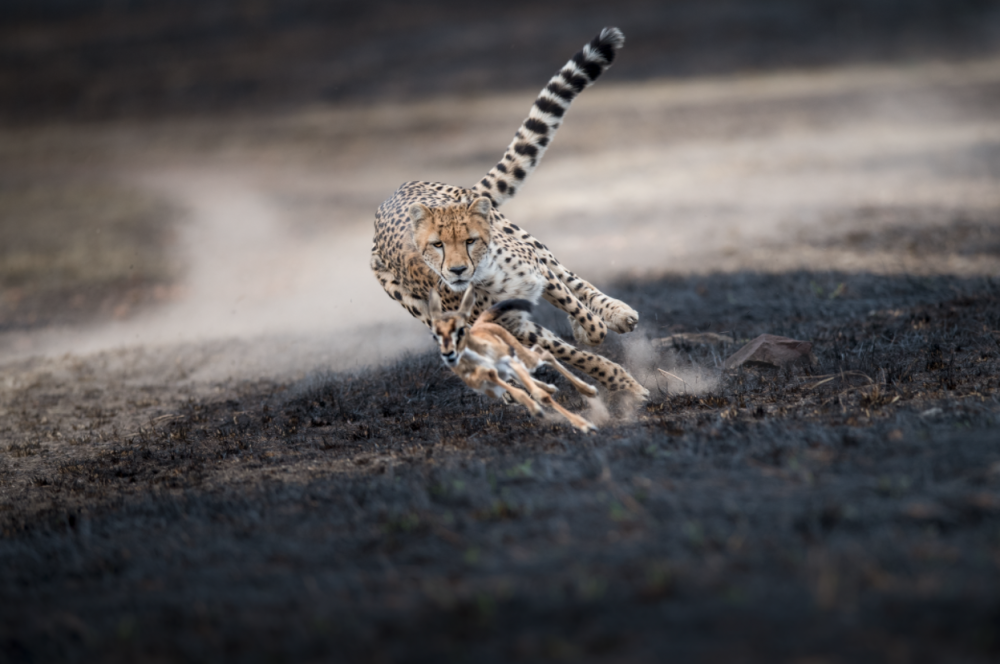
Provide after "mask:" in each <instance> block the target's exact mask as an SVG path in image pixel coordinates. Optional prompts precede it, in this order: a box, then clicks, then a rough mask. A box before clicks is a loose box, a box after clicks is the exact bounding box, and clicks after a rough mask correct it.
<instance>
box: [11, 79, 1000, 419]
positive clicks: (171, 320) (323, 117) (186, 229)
mask: <svg viewBox="0 0 1000 664" xmlns="http://www.w3.org/2000/svg"><path fill="white" fill-rule="evenodd" d="M996 64H997V62H996V61H995V60H989V61H982V62H979V63H975V62H972V63H966V64H964V65H962V66H943V65H935V64H933V63H930V64H925V65H919V64H918V65H906V66H898V67H895V68H893V67H882V68H874V69H872V68H869V69H864V68H858V69H849V68H848V69H842V70H832V71H827V72H814V73H808V74H800V73H794V72H793V73H785V74H772V75H756V76H742V77H735V78H729V79H727V78H720V79H705V80H700V81H690V82H680V83H678V82H670V81H651V82H648V83H644V84H627V85H615V84H614V83H612V82H608V83H607V84H605V83H603V82H602V85H601V86H597V87H596V88H595V89H594V90H592V91H588V92H587V94H585V95H582V96H581V98H580V99H579V100H578V101H577V102H576V103H575V104H574V107H573V109H572V111H571V112H570V114H569V116H568V118H567V119H568V120H569V121H568V122H567V123H566V125H565V126H564V127H563V128H562V129H561V130H560V133H559V136H558V137H557V139H556V141H555V145H554V146H553V149H552V150H551V151H550V152H549V153H548V154H547V156H546V161H545V163H544V164H543V165H542V166H541V168H540V169H539V171H538V172H537V173H536V174H535V175H534V176H533V177H532V180H531V181H530V182H529V183H527V185H526V187H525V188H524V191H522V192H521V193H519V196H518V198H516V199H514V200H513V201H511V202H510V203H509V204H508V205H507V206H505V208H504V213H505V214H506V215H507V216H508V218H510V219H512V220H513V221H515V222H516V223H517V224H519V225H521V226H522V227H524V228H527V229H529V230H530V231H531V232H532V233H533V234H534V235H535V236H536V237H538V238H539V239H540V240H541V241H543V242H545V243H546V244H547V245H548V246H549V247H550V248H551V249H552V250H553V252H554V253H555V254H556V255H557V256H558V257H559V258H560V259H561V260H562V261H563V262H564V263H565V264H566V265H568V266H569V267H570V268H571V269H573V270H574V271H575V272H577V273H579V274H581V275H583V276H585V277H586V278H588V279H589V280H591V281H593V282H595V283H596V285H598V286H599V287H604V288H608V287H609V285H610V284H611V283H612V280H615V279H621V278H636V277H639V278H641V277H644V276H651V275H662V274H664V273H668V272H676V273H692V272H701V273H704V272H709V271H737V270H763V271H768V272H774V271H782V270H794V269H808V270H824V269H830V270H834V269H837V270H858V269H867V270H872V269H874V270H876V271H884V272H897V273H904V272H905V273H920V272H921V271H926V270H927V269H928V268H926V266H925V265H924V264H923V263H922V262H921V261H920V260H919V257H907V256H906V255H903V254H901V253H900V252H886V257H885V259H884V260H883V259H880V258H879V255H878V254H877V252H876V253H872V252H868V254H865V255H861V254H859V253H858V252H856V251H852V250H850V248H847V249H843V248H841V249H838V250H831V249H830V248H829V247H823V246H818V245H817V241H818V240H821V239H822V238H823V237H828V236H832V235H843V234H844V233H845V232H846V231H850V230H851V229H849V228H845V227H844V226H845V225H846V224H848V223H853V222H847V221H845V222H841V221H839V220H842V219H843V220H851V219H857V218H858V215H857V214H856V212H857V210H859V209H862V210H863V209H874V210H897V211H898V214H895V213H894V215H895V216H892V215H889V216H891V217H892V218H894V219H901V220H903V222H904V223H916V222H917V221H919V223H927V224H947V223H951V221H952V220H953V219H954V218H955V215H956V214H959V213H961V214H969V213H974V212H975V211H976V210H983V211H986V213H987V214H992V212H990V211H993V210H996V209H998V208H1000V188H998V187H997V186H996V185H997V174H996V171H995V168H996V167H995V163H994V161H995V159H996V154H997V152H996V151H997V146H998V145H1000V120H998V119H997V117H996V116H990V115H989V114H984V113H982V112H980V111H976V110H969V109H970V108H973V109H978V108H981V107H982V105H983V103H985V102H982V100H977V98H974V95H973V94H972V93H970V92H968V91H969V90H972V91H975V90H979V89H988V88H989V87H990V86H992V85H995V83H997V82H1000V67H997V66H996ZM534 94H535V91H534V90H526V91H523V92H521V93H517V94H502V95H495V96H492V97H490V98H488V99H485V100H476V101H475V102H470V103H469V104H467V105H465V106H461V107H459V108H458V110H456V105H455V103H454V101H455V100H450V101H449V102H448V103H444V102H440V103H437V105H435V102H421V103H419V104H416V105H415V109H408V108H398V107H394V106H392V105H382V106H378V107H377V108H374V109H371V110H370V111H366V112H360V111H359V110H358V109H337V108H329V109H311V110H310V111H309V112H308V113H303V114H300V115H295V114H289V115H287V116H283V117H278V118H270V119H268V121H267V122H266V123H264V124H262V125H261V127H263V128H261V127H256V128H255V125H254V124H253V123H252V122H251V123H244V124H243V125H240V126H234V127H223V126H221V125H220V126H219V127H218V128H217V129H218V132H219V133H220V134H222V135H226V132H229V135H228V138H226V140H221V139H220V142H222V143H226V144H227V145H230V146H232V145H237V146H242V147H239V148H238V149H231V150H230V152H229V153H227V155H226V156H225V157H224V158H221V157H218V155H215V156H214V157H215V158H216V160H215V162H214V163H215V164H216V165H218V164H222V166H220V167H211V168H210V167H207V166H193V165H192V164H197V163H199V161H200V160H199V159H198V158H197V157H198V155H197V149H196V148H190V149H189V152H190V153H191V154H189V155H187V157H185V155H184V154H183V152H184V149H185V148H184V147H183V144H184V140H178V141H173V140H172V139H171V137H170V135H169V131H168V130H167V129H164V128H163V127H158V128H157V129H156V131H158V132H159V134H158V135H159V136H160V141H161V143H171V142H177V143H178V144H180V145H181V147H179V148H178V147H172V148H171V149H172V150H173V152H172V153H171V154H172V162H171V163H172V164H173V165H172V166H171V167H163V166H156V165H154V164H155V163H156V161H157V159H156V158H155V156H154V157H148V158H145V157H142V156H140V155H139V151H138V150H136V151H135V154H129V155H126V156H127V159H122V158H120V157H121V155H120V154H119V155H118V157H119V159H118V162H122V161H126V162H130V163H131V164H133V165H134V167H132V168H130V169H129V171H128V172H127V173H124V174H122V175H121V178H122V179H123V180H125V181H127V182H128V183H130V184H131V186H134V187H138V188H140V189H142V190H143V191H146V192H149V193H150V194H151V195H156V196H160V197H163V198H165V199H167V200H169V201H170V202H171V203H172V204H173V205H175V206H176V207H178V208H179V209H181V210H182V211H183V213H184V220H183V222H182V223H181V225H180V233H179V237H178V238H177V241H176V243H175V246H174V247H172V248H171V250H172V251H173V252H174V253H175V254H176V257H177V262H178V263H179V264H180V265H182V266H183V268H184V276H183V278H182V280H181V282H180V283H179V284H178V288H177V289H176V296H175V297H174V298H173V299H172V300H171V301H169V302H167V303H165V304H163V305H161V306H158V307H157V308H154V309H152V310H147V311H145V312H141V313H138V314H135V315H133V317H131V318H129V319H127V320H119V321H109V322H101V323H95V324H92V325H89V326H82V327H75V328H54V327H49V328H42V329H33V330H30V331H27V332H25V331H13V332H6V333H4V338H3V339H2V341H3V343H2V344H0V347H2V348H4V349H5V350H4V351H3V356H2V357H0V361H2V362H6V361H10V360H12V359H18V358H26V357H31V356H48V357H56V356H61V355H65V354H73V355H76V356H81V355H87V354H93V353H98V352H103V351H116V350H121V349H126V348H135V347H142V348H145V349H147V350H148V351H149V352H159V353H161V354H162V355H163V356H164V357H173V356H174V355H176V359H175V361H176V362H179V363H180V364H183V365H184V366H185V370H184V372H183V374H184V375H185V376H188V378H189V379H190V380H196V379H206V380H208V379H212V380H214V379H219V378H223V377H250V376H289V375H300V374H303V373H305V372H309V371H314V370H316V371H321V370H341V369H353V368H360V367H363V366H366V365H370V364H377V363H380V362H383V361H386V360H389V359H392V358H395V357H397V356H398V355H399V354H400V353H402V352H405V351H411V350H424V349H427V348H429V347H430V342H429V340H428V339H427V337H426V333H425V331H424V330H423V328H422V326H421V325H420V324H419V323H418V322H417V321H415V320H413V319H412V318H411V317H410V316H409V315H408V314H406V313H405V312H404V311H403V310H402V309H401V308H400V307H399V306H398V305H397V304H396V303H394V302H393V301H392V300H390V299H389V298H388V297H386V296H385V294H384V292H383V291H382V290H381V288H380V287H379V285H378V284H377V282H376V281H375V280H374V279H373V278H372V276H371V274H370V271H369V269H368V256H369V251H370V242H371V220H372V216H373V214H374V210H375V208H376V207H377V206H378V204H379V203H380V202H381V201H382V200H383V199H384V198H385V197H387V196H388V195H390V194H391V192H392V190H393V189H394V188H395V187H396V186H398V184H399V183H400V182H402V181H405V180H409V179H426V180H438V181H447V182H452V183H455V184H462V183H465V184H470V183H472V182H475V181H477V180H478V178H479V177H480V176H481V174H482V173H483V172H485V170H486V169H487V168H488V167H489V166H490V165H491V163H492V159H493V158H495V157H492V156H490V155H494V153H495V156H499V155H500V154H501V153H502V150H503V147H504V146H505V145H506V144H507V142H508V141H509V138H510V133H511V132H512V131H513V129H514V128H515V127H516V126H517V124H518V122H520V120H521V118H522V116H523V113H524V112H525V111H526V110H527V108H528V106H529V104H530V100H531V99H532V98H533V95H534ZM977 94H978V93H977ZM963 95H966V96H967V97H969V99H971V101H968V100H967V101H963V99H964V97H963ZM967 106H968V107H967ZM459 111H461V112H460V113H459ZM456 113H459V115H460V116H461V117H460V118H459V115H456ZM411 116H412V117H411ZM438 116H440V121H439V122H428V121H426V120H427V118H428V117H438ZM414 118H416V119H414ZM342 126H343V127H348V126H349V127H350V130H351V133H350V135H348V134H347V133H345V132H340V133H338V131H339V130H338V129H337V128H338V127H342ZM168 129H169V128H168ZM81 131H83V130H81ZM88 131H90V134H88V138H87V140H88V141H91V142H92V143H93V142H96V143H98V144H100V143H102V141H103V142H105V143H107V144H108V145H116V143H115V142H116V141H117V140H118V136H119V135H118V134H116V133H115V131H114V130H112V129H109V130H107V132H106V136H104V137H103V138H102V135H101V134H100V131H99V130H90V129H88ZM201 131H202V133H203V134H204V133H205V132H206V130H205V128H204V127H202V129H201ZM311 131H320V132H321V133H322V132H327V134H328V135H329V136H332V138H330V139H329V140H330V141H332V142H333V144H332V146H331V147H330V149H329V153H330V154H329V155H327V156H325V157H322V158H321V157H317V156H316V155H317V154H318V153H317V152H316V150H315V149H314V146H313V145H312V144H311V142H310V141H309V140H303V139H302V138H301V137H302V136H309V135H310V134H309V132H311ZM345 131H346V130H345ZM178 132H179V134H178V135H179V136H180V139H183V138H184V136H183V130H178ZM139 133H141V132H139ZM403 135H405V138H406V140H405V141H401V140H400V137H401V136H403ZM164 136H167V138H168V139H171V140H165V139H164ZM224 137H225V136H224ZM64 140H65V139H64ZM81 140H82V139H81ZM188 140H190V137H188ZM227 141H228V142H227ZM283 141H284V142H283ZM338 141H339V143H338ZM109 149H110V148H109ZM178 154H180V156H178ZM324 154H325V153H324ZM276 155H277V156H276ZM393 155H395V156H393ZM397 157H398V158H397ZM144 159H145V160H146V161H144ZM166 161H170V160H166ZM147 162H148V163H147ZM112 167H117V166H114V165H113V164H112V165H109V168H112ZM309 170H312V171H320V172H325V173H329V174H331V175H330V177H329V178H328V179H327V180H326V181H325V187H326V189H325V192H326V194H325V195H326V196H327V197H328V199H329V200H330V201H333V202H332V203H330V204H328V205H325V207H322V215H323V217H324V221H323V223H318V224H313V225H312V226H311V228H312V229H313V230H312V231H311V232H309V233H303V232H301V226H302V224H301V219H299V217H301V216H302V211H301V210H298V209H296V208H295V207H294V206H290V205H288V204H287V201H286V200H285V198H283V197H282V195H281V192H280V191H279V189H280V187H276V186H274V184H273V182H274V181H275V180H281V181H283V182H287V181H289V180H294V178H295V175H296V174H297V173H298V172H303V173H305V172H307V171H309ZM955 173H959V174H962V177H954V174H955ZM362 190H363V194H364V195H363V196H361V198H360V199H359V197H358V196H357V195H356V194H357V192H358V191H362ZM352 196H353V197H354V198H351V197H352ZM286 198H287V197H286ZM361 199H363V200H361ZM340 200H351V201H353V202H351V204H350V205H346V206H345V205H341V204H340V203H338V202H337V201H340ZM917 208H920V209H922V210H931V211H934V214H932V215H930V217H928V215H927V214H924V213H921V214H923V217H921V218H920V219H919V220H917V219H915V216H914V214H912V213H911V211H912V210H914V209H917ZM956 211H958V212H956ZM871 218H873V219H875V220H876V222H875V223H878V219H880V217H878V216H877V215H876V216H875V217H871ZM863 230H865V231H868V230H871V228H867V227H866V228H865V229H863ZM992 260H993V259H992V257H989V256H986V257H984V256H979V255H974V254H969V255H956V256H951V257H949V258H948V262H947V264H946V265H945V268H946V269H947V270H948V271H949V272H950V273H952V274H963V273H970V274H972V273H983V272H984V271H988V270H989V267H990V266H989V265H987V264H986V263H985V262H984V261H992ZM692 306H696V303H692ZM640 308H641V307H640ZM657 327H659V328H663V329H665V328H666V327H667V324H666V323H664V322H662V321H661V322H659V323H655V324H653V325H652V326H650V322H649V321H644V324H643V328H641V329H640V334H648V335H650V336H656V335H657V334H659V335H660V336H662V335H663V330H662V329H654V328H657ZM631 336H632V338H631V339H629V338H628V337H626V338H625V344H626V345H625V348H626V351H627V360H626V364H627V365H628V367H629V368H630V369H631V370H632V371H634V372H635V374H636V377H637V378H638V379H639V380H640V381H641V382H642V383H643V384H644V385H645V386H646V387H648V388H650V389H667V390H668V391H671V392H683V391H688V392H691V393H700V392H703V391H706V390H709V389H711V388H712V386H713V385H714V384H715V382H714V381H715V371H716V370H715V369H714V368H707V367H696V366H691V365H686V364H685V363H684V361H683V359H684V358H682V357H676V356H672V355H670V354H667V355H664V354H663V353H657V352H655V349H653V347H652V346H651V344H650V342H649V339H644V338H641V337H636V336H635V335H631ZM198 344H202V345H203V348H204V344H211V348H212V349H213V350H212V351H211V352H197V353H195V352H192V351H191V350H190V349H191V348H193V347H196V346H197V345H198ZM156 349H158V350H156ZM185 349H186V350H185ZM592 410H593V408H592ZM592 416H594V417H597V414H596V413H594V414H592Z"/></svg>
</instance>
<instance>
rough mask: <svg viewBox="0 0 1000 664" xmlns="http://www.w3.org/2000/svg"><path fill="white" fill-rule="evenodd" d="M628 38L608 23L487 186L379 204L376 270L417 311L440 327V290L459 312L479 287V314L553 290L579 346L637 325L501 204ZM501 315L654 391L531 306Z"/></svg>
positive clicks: (625, 385)
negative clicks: (433, 306) (434, 301)
mask: <svg viewBox="0 0 1000 664" xmlns="http://www.w3.org/2000/svg"><path fill="white" fill-rule="evenodd" d="M624 39H625V38H624V36H623V35H622V33H621V32H620V31H619V30H618V29H617V28H605V29H604V30H602V31H601V33H600V34H599V35H598V36H597V37H596V38H594V40H593V41H591V42H590V43H589V44H587V45H586V46H584V47H583V49H582V50H581V51H580V52H579V53H577V54H576V55H575V56H573V59H572V60H570V61H569V62H568V63H567V64H566V65H565V66H564V67H563V68H562V69H561V70H560V72H559V73H558V74H556V76H554V77H553V78H552V80H550V81H549V84H548V85H547V86H546V87H545V88H544V89H543V90H542V92H541V94H540V95H539V97H538V99H536V100H535V103H534V105H533V106H532V108H531V111H530V112H529V114H528V118H527V119H526V120H525V121H524V123H522V125H521V127H520V128H519V129H518V131H517V133H516V134H515V137H514V140H513V141H512V142H511V145H510V147H509V148H508V149H507V152H506V153H505V154H504V156H503V158H502V159H501V161H500V163H498V164H497V165H496V166H495V167H494V168H493V169H492V170H491V171H490V172H489V173H488V174H487V176H486V177H485V178H483V179H482V180H481V181H480V182H479V183H478V184H476V185H475V186H473V187H471V188H465V187H457V186H453V185H447V184H441V183H435V182H407V183H405V184H403V185H401V186H400V187H399V189H397V190H396V192H395V193H394V194H393V195H392V196H391V197H390V198H389V199H388V200H386V201H385V202H384V203H383V204H382V205H381V206H380V207H379V209H378V211H377V212H376V215H375V238H374V243H373V247H372V257H371V268H372V271H373V272H374V273H375V276H376V278H377V279H378V280H379V283H381V284H382V287H383V288H384V289H385V291H386V292H387V293H388V294H389V296H390V297H392V298H394V299H395V300H397V301H398V302H399V303H400V304H401V305H402V306H403V307H404V308H406V310H407V311H409V312H410V314H411V315H413V316H415V317H417V318H419V319H420V320H422V321H423V322H424V323H425V324H427V325H430V322H431V321H430V317H429V315H428V311H427V298H428V295H429V293H430V292H431V291H432V290H433V291H436V292H438V293H439V295H440V298H441V301H442V303H443V306H444V308H445V310H454V309H456V308H457V307H458V305H459V302H460V300H461V297H462V292H463V291H465V290H466V289H468V288H469V287H470V286H472V287H473V288H474V289H475V291H476V293H477V295H478V298H477V300H476V304H475V307H476V309H475V311H474V313H475V314H478V313H480V312H481V311H483V310H484V309H485V308H487V307H490V306H492V305H493V304H495V303H496V302H499V301H501V300H507V299H514V298H521V299H525V300H528V301H530V302H538V300H539V298H543V297H544V298H545V299H546V300H547V301H548V302H550V303H552V304H553V305H555V306H556V307H558V308H559V309H562V310H563V311H565V312H566V313H567V314H568V316H569V320H570V324H571V326H572V328H573V336H574V338H575V339H576V341H577V343H578V344H587V345H597V344H600V343H601V342H602V341H603V340H604V338H605V336H606V334H607V330H608V327H610V328H611V329H612V330H614V331H616V332H622V333H624V332H630V331H632V330H634V329H635V327H636V325H637V324H638V322H639V314H638V313H637V312H636V311H635V310H634V309H632V308H631V307H629V306H628V305H627V304H625V303H624V302H621V301H619V300H616V299H614V298H611V297H608V296H607V295H605V294H604V293H602V292H601V291H599V290H598V289H596V288H595V287H594V286H593V285H591V284H590V283H588V282H587V281H585V280H583V279H581V278H579V277H577V276H576V275H575V274H574V273H573V272H571V271H570V270H568V269H567V268H566V267H564V266H563V265H562V264H561V263H560V262H559V261H558V260H557V259H556V257H555V256H554V255H553V254H552V252H551V251H549V250H548V248H547V247H545V245H543V244H542V243H541V242H539V241H538V240H536V239H535V238H534V237H532V236H531V235H530V234H529V233H528V232H526V231H524V230H522V229H521V228H519V227H518V226H517V225H515V224H513V223H511V222H510V221H508V220H507V219H506V218H505V217H504V216H503V215H502V214H501V213H500V212H499V210H498V209H497V207H498V206H499V205H500V204H501V203H503V202H504V201H506V200H507V199H509V198H510V197H511V196H513V195H514V193H515V192H516V191H517V189H518V187H519V186H520V184H521V182H522V181H523V180H524V178H525V177H527V175H528V174H529V173H530V172H531V171H532V170H533V169H534V168H535V166H537V164H538V160H539V159H540V158H541V156H542V154H543V153H544V151H545V149H546V148H547V147H548V145H549V143H550V141H551V138H552V135H553V134H554V133H555V130H556V129H557V128H558V127H559V124H560V122H561V118H562V116H563V114H564V113H565V111H566V108H567V107H568V106H569V103H570V101H572V99H573V98H574V97H575V96H576V94H577V93H579V92H580V91H581V90H583V89H584V88H586V87H587V86H588V85H590V84H591V83H593V81H594V80H595V79H596V78H597V77H598V76H599V75H600V74H601V73H602V72H603V71H604V70H605V69H607V67H608V66H609V65H610V64H611V62H612V60H613V59H614V54H615V51H616V50H617V49H618V48H620V47H621V46H622V44H623V43H624ZM497 320H498V322H499V323H500V324H501V325H503V326H504V327H505V328H506V329H507V330H509V331H510V332H511V333H513V334H514V336H515V337H517V338H518V339H519V340H520V341H521V342H522V343H524V344H525V345H527V346H529V347H530V346H534V345H536V344H538V345H540V346H541V347H543V348H545V349H546V350H548V351H551V352H552V353H553V354H554V355H555V356H556V357H558V358H559V359H561V360H563V361H566V362H568V363H570V364H572V365H573V366H575V367H577V368H579V369H582V370H583V371H585V372H587V373H588V374H589V375H591V376H593V377H594V378H595V379H597V380H599V381H600V382H601V383H602V384H603V385H604V386H605V387H607V389H608V390H610V391H618V390H626V391H628V392H631V393H633V394H635V395H637V396H639V397H641V398H645V397H646V396H648V394H649V393H648V392H647V391H646V390H645V388H643V387H642V386H641V385H640V384H639V383H638V382H636V381H635V380H634V379H633V378H632V377H631V376H630V375H629V374H628V372H627V371H625V369H624V368H623V367H621V366H619V365H617V364H615V363H614V362H611V361H610V360H608V359H606V358H603V357H601V356H599V355H595V354H593V353H589V352H586V351H583V350H579V349H577V348H574V347H573V346H572V345H570V344H568V343H566V342H565V341H563V340H561V339H560V338H559V337H558V336H557V335H555V334H554V333H552V332H551V331H549V330H546V329H545V328H542V327H541V326H539V325H538V324H537V323H534V322H532V321H530V320H529V319H528V318H527V317H526V316H525V315H523V312H519V311H509V312H506V313H503V314H502V315H500V316H499V318H498V319H497Z"/></svg>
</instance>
